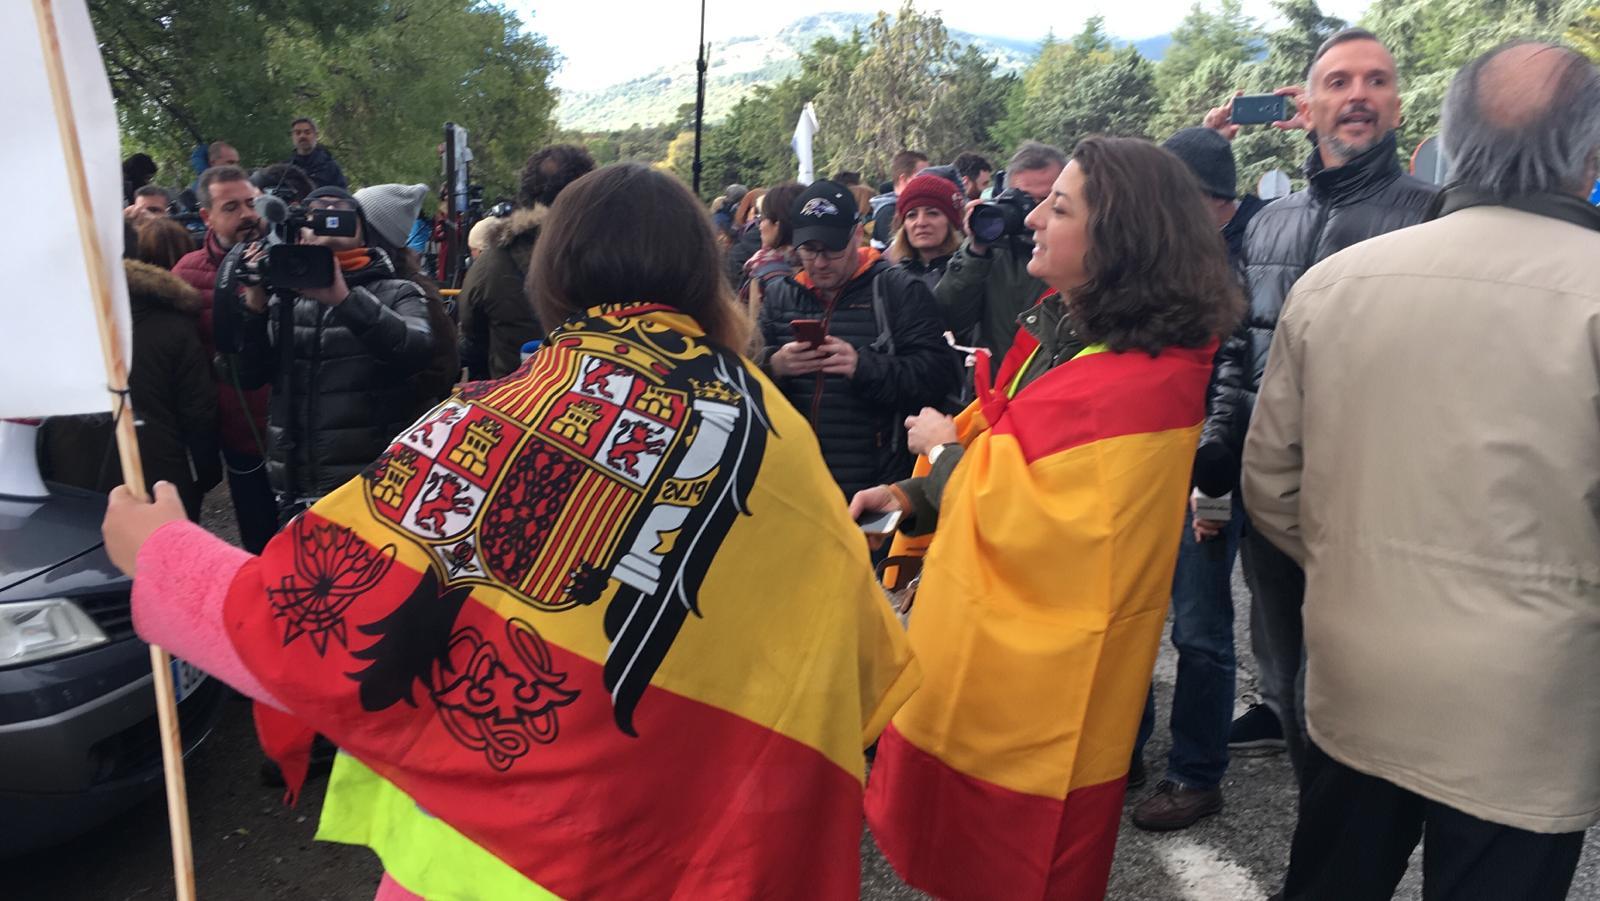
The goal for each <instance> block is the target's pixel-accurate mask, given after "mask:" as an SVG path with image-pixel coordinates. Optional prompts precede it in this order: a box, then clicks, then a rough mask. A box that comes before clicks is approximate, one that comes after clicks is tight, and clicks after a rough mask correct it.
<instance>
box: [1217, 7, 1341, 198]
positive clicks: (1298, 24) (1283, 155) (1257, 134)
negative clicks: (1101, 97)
mask: <svg viewBox="0 0 1600 901" xmlns="http://www.w3.org/2000/svg"><path fill="white" fill-rule="evenodd" d="M1272 5H1273V8H1274V9H1276V10H1277V12H1278V15H1279V16H1280V17H1281V18H1282V19H1283V20H1284V24H1283V26H1282V27H1281V28H1278V29H1275V30H1273V31H1272V32H1270V33H1269V34H1268V35H1267V38H1266V43H1267V56H1266V58H1265V59H1263V60H1261V61H1259V62H1257V63H1253V64H1251V65H1250V66H1248V67H1247V68H1245V69H1244V70H1243V71H1242V72H1241V73H1240V76H1241V77H1240V78H1239V80H1238V81H1237V82H1236V87H1237V89H1239V90H1243V91H1245V92H1247V93H1254V94H1265V93H1270V92H1271V91H1273V90H1276V89H1277V88H1280V87H1285V86H1287V85H1297V84H1302V83H1304V81H1305V75H1306V67H1307V66H1309V65H1310V64H1311V58H1312V57H1313V56H1315V55H1316V53H1317V48H1318V47H1320V46H1322V42H1323V41H1326V40H1327V39H1328V38H1330V37H1332V36H1333V35H1334V34H1336V33H1337V32H1339V31H1340V30H1341V29H1343V28H1344V27H1345V25H1346V23H1345V21H1344V20H1343V19H1340V18H1337V17H1335V16H1329V15H1326V14H1324V13H1323V12H1322V10H1321V8H1320V7H1318V6H1317V3H1316V0H1274V2H1273V4H1272ZM1227 94H1228V92H1223V93H1222V94H1220V95H1217V96H1216V99H1215V100H1214V101H1213V102H1212V103H1210V104H1207V105H1206V108H1209V107H1211V106H1216V105H1218V104H1220V103H1222V102H1223V101H1224V100H1225V99H1227ZM1204 112H1205V108H1201V109H1198V110H1197V117H1196V119H1195V122H1196V123H1198V122H1199V118H1198V116H1199V115H1203V114H1204ZM1310 151H1311V145H1310V143H1309V142H1308V141H1307V139H1306V135H1305V133H1304V132H1299V131H1279V130H1277V129H1275V128H1272V127H1270V126H1255V127H1251V128H1244V129H1241V130H1240V132H1239V137H1238V138H1237V139H1236V140H1235V141H1234V142H1233V156H1234V159H1235V160H1236V161H1237V162H1238V165H1239V187H1240V190H1243V191H1254V190H1255V185H1256V184H1257V182H1259V181H1260V180H1261V176H1263V175H1265V174H1266V173H1267V172H1268V171H1270V170H1272V169H1282V170H1283V171H1284V172H1285V173H1287V174H1288V175H1289V177H1290V178H1291V179H1296V180H1297V183H1298V181H1299V179H1300V175H1301V168H1302V166H1303V165H1304V164H1305V161H1306V159H1307V157H1308V156H1309V155H1310Z"/></svg>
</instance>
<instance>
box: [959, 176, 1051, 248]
mask: <svg viewBox="0 0 1600 901" xmlns="http://www.w3.org/2000/svg"><path fill="white" fill-rule="evenodd" d="M1038 205H1039V201H1037V200H1034V199H1033V197H1032V195H1029V194H1024V193H1023V192H1021V191H1019V190H1017V189H1016V188H1006V189H1005V190H1004V191H1001V192H1000V193H999V194H996V195H995V196H994V199H992V200H985V201H984V202H982V203H980V204H978V205H977V206H975V207H973V208H972V217H971V218H970V219H969V220H968V222H969V223H970V225H971V227H972V239H973V240H974V241H977V242H978V243H980V244H993V243H994V242H996V241H998V240H1000V239H1001V238H1004V237H1007V236H1009V235H1025V234H1028V232H1029V229H1028V226H1027V225H1025V224H1024V222H1025V221H1026V220H1027V218H1028V214H1029V213H1031V212H1033V208H1034V207H1036V206H1038Z"/></svg>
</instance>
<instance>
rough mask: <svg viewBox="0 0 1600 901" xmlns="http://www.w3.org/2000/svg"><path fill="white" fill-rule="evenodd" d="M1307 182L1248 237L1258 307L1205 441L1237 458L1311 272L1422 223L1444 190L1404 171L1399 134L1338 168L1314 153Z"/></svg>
mask: <svg viewBox="0 0 1600 901" xmlns="http://www.w3.org/2000/svg"><path fill="white" fill-rule="evenodd" d="M1306 177H1307V178H1308V179H1309V180H1310V186H1309V187H1307V188H1306V189H1305V190H1304V191H1298V192H1296V193H1294V194H1291V195H1289V196H1288V197H1284V198H1282V199H1280V200H1276V201H1273V202H1272V203H1270V204H1268V205H1267V206H1266V207H1265V208H1264V209H1262V210H1261V211H1260V212H1259V213H1257V214H1256V216H1255V217H1254V218H1253V219H1252V220H1251V222H1250V226H1249V229H1248V231H1247V233H1246V237H1245V281H1246V284H1247V289H1248V291H1249V297H1250V309H1249V311H1248V312H1246V314H1245V322H1244V328H1242V329H1241V330H1240V331H1239V332H1238V333H1236V334H1235V335H1234V337H1233V338H1231V339H1230V340H1229V341H1228V342H1227V343H1226V344H1225V345H1223V347H1222V349H1221V351H1220V352H1219V354H1218V357H1219V361H1218V364H1217V370H1216V375H1215V377H1214V378H1213V380H1212V384H1211V397H1210V403H1209V404H1208V405H1207V409H1208V411H1209V415H1208V416H1207V418H1206V424H1205V428H1204V431H1203V432H1202V433H1201V438H1200V444H1201V446H1202V447H1204V446H1207V445H1220V446H1222V447H1224V448H1226V450H1227V452H1228V453H1229V454H1231V455H1232V459H1233V460H1234V461H1238V460H1239V459H1240V458H1241V456H1242V454H1243V451H1244V437H1245V433H1246V432H1247V431H1248V430H1249V428H1250V413H1251V411H1252V410H1253V409H1254V408H1255V403H1256V391H1257V389H1259V388H1260V387H1261V375H1262V373H1263V372H1265V371H1266V367H1267V351H1268V350H1269V349H1270V348H1271V347H1272V334H1273V331H1274V330H1275V329H1276V328H1277V326H1278V314H1279V313H1280V312H1281V311H1282V310H1283V302H1284V300H1285V299H1287V298H1288V296H1289V289H1291V288H1293V287H1294V283H1295V282H1296V281H1298V280H1299V279H1300V276H1302V275H1304V274H1305V273H1306V270H1308V269H1310V268H1311V267H1312V266H1315V265H1316V264H1317V263H1320V262H1322V261H1323V260H1325V259H1327V258H1328V257H1330V256H1333V255H1334V254H1336V253H1338V252H1339V251H1341V250H1344V249H1345V248H1346V247H1350V246H1351V245H1353V244H1357V243H1360V242H1361V241H1365V240H1366V239H1368V238H1373V237H1376V236H1378V235H1382V234H1386V233H1388V232H1392V231H1396V230H1398V229H1402V228H1405V227H1406V226H1408V225H1416V224H1417V223H1418V222H1421V221H1422V220H1423V219H1424V217H1425V216H1426V215H1427V212H1428V205H1429V203H1431V202H1432V200H1433V195H1434V193H1435V192H1436V190H1437V189H1436V188H1434V187H1433V186H1432V185H1430V184H1427V183H1426V182H1423V181H1419V180H1417V179H1415V178H1412V177H1411V176H1409V175H1406V174H1404V173H1403V172H1402V171H1401V169H1400V161H1399V159H1398V158H1397V157H1396V156H1395V137H1394V134H1393V133H1392V132H1391V133H1390V134H1389V136H1388V137H1387V138H1385V139H1384V140H1382V141H1380V142H1379V143H1378V145H1377V146H1376V147H1373V148H1372V149H1371V150H1368V151H1367V152H1366V153H1363V154H1361V155H1360V156H1358V157H1356V158H1355V159H1354V160H1351V161H1350V162H1349V163H1347V164H1346V165H1343V166H1339V167H1338V168H1335V169H1328V168H1325V167H1324V166H1323V164H1322V157H1321V155H1320V154H1318V153H1317V151H1315V150H1313V151H1312V152H1311V159H1310V161H1309V162H1307V163H1306Z"/></svg>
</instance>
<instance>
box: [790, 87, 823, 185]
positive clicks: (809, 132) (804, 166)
mask: <svg viewBox="0 0 1600 901" xmlns="http://www.w3.org/2000/svg"><path fill="white" fill-rule="evenodd" d="M816 136H817V110H816V107H814V106H812V105H811V104H809V103H807V104H806V108H805V109H803V110H801V111H800V121H799V122H796V123H795V125H794V140H793V141H792V142H791V143H792V144H793V146H794V155H795V156H797V157H799V158H800V175H799V178H798V181H799V182H800V183H801V184H803V185H809V184H811V183H812V182H814V181H816V180H817V173H816V167H815V164H814V163H813V161H812V159H811V139H812V138H814V137H816Z"/></svg>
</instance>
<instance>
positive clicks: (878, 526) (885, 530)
mask: <svg viewBox="0 0 1600 901" xmlns="http://www.w3.org/2000/svg"><path fill="white" fill-rule="evenodd" d="M899 525H900V511H899V510H882V511H880V510H869V511H867V512H866V513H863V514H861V518H860V519H858V520H856V526H857V527H859V528H860V529H861V531H862V532H864V533H866V534H868V535H893V534H894V530H895V527H896V526H899Z"/></svg>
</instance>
